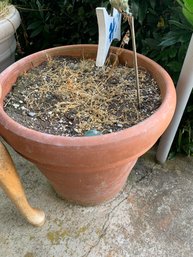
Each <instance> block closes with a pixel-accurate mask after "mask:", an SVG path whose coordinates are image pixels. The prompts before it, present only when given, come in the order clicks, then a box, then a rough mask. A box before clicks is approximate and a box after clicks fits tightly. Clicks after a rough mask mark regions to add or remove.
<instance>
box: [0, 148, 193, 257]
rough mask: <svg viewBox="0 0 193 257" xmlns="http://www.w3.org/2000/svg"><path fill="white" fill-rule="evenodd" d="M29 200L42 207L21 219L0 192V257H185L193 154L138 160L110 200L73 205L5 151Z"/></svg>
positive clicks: (192, 234) (190, 236) (192, 218)
mask: <svg viewBox="0 0 193 257" xmlns="http://www.w3.org/2000/svg"><path fill="white" fill-rule="evenodd" d="M10 151H11V155H12V157H13V159H14V161H15V164H16V167H17V169H18V171H19V174H20V176H21V179H22V183H23V185H24V188H25V192H26V195H27V197H28V200H29V202H30V203H31V204H32V206H34V207H39V208H42V209H43V210H44V211H45V212H46V223H45V225H44V226H43V227H41V228H36V227H33V226H32V225H30V224H28V223H27V222H26V221H25V220H24V219H23V217H22V216H21V215H20V213H19V212H18V211H17V210H16V208H15V207H14V205H13V204H12V203H11V202H10V200H9V199H8V198H7V197H6V196H5V194H4V192H3V191H2V190H1V189H0V256H1V257H135V256H139V257H151V256H152V257H154V256H156V257H167V256H168V257H171V256H172V257H179V256H180V257H191V256H193V245H192V241H193V215H192V213H193V158H188V157H182V156H178V157H177V158H176V159H175V160H170V161H167V163H166V164H165V165H159V164H157V163H155V160H154V155H155V152H154V151H153V150H151V151H149V152H148V153H147V154H146V155H144V156H143V157H142V158H140V159H139V160H138V162H137V164H136V165H135V167H134V169H133V171H132V173H131V175H130V176H129V179H128V181H127V184H126V185H125V187H124V189H123V190H122V192H121V193H120V194H119V196H118V197H117V198H115V199H114V200H112V201H110V202H108V203H105V204H102V205H99V206H95V207H81V206H77V205H73V204H70V203H68V202H66V201H64V200H62V199H60V198H59V197H58V196H57V195H56V194H55V192H54V190H53V189H52V187H51V186H50V185H49V183H48V181H47V180H46V178H45V177H44V176H43V175H42V174H41V173H40V172H39V171H38V169H37V168H36V167H35V166H34V165H33V164H31V163H30V162H28V161H26V160H24V159H23V158H22V157H21V156H19V155H18V154H17V153H15V152H14V151H13V150H12V149H10Z"/></svg>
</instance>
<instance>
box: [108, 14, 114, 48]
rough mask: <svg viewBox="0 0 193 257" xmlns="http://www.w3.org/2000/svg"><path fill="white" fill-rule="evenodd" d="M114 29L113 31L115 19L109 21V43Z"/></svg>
mask: <svg viewBox="0 0 193 257" xmlns="http://www.w3.org/2000/svg"><path fill="white" fill-rule="evenodd" d="M114 31H115V19H113V21H112V22H111V23H110V27H109V42H110V43H111V42H112V40H113V38H114Z"/></svg>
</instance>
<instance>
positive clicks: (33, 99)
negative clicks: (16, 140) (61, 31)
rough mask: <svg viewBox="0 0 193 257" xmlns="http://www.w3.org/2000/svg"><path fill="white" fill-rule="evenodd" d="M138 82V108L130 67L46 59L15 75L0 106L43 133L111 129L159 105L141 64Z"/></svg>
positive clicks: (140, 117) (134, 120)
mask: <svg viewBox="0 0 193 257" xmlns="http://www.w3.org/2000/svg"><path fill="white" fill-rule="evenodd" d="M139 80H140V97H141V108H140V110H139V109H138V103H137V90H136V86H135V72H134V69H133V68H128V67H126V66H122V65H118V66H115V65H111V64H109V65H106V66H105V67H103V68H97V67H96V66H95V61H93V60H85V59H82V60H78V59H73V58H64V57H57V58H54V59H52V58H50V57H48V61H47V62H44V63H43V64H41V65H40V66H39V67H36V68H33V69H32V70H30V71H29V72H27V73H25V74H23V75H22V76H20V77H19V79H18V80H17V82H16V83H15V85H14V87H13V90H12V91H11V92H10V93H9V95H8V96H7V98H6V100H5V104H4V107H5V111H6V112H7V113H8V115H10V116H11V117H12V118H13V119H14V120H16V121H17V122H19V123H21V124H22V125H24V126H26V127H28V128H32V129H35V130H38V131H41V132H46V133H49V134H54V135H65V136H82V135H84V133H85V132H86V131H89V130H92V129H96V130H98V131H100V132H101V133H103V134H105V133H111V132H114V131H118V130H121V129H124V128H128V127H130V126H133V125H135V124H137V123H138V122H140V121H142V120H144V119H146V118H147V117H149V116H150V115H151V114H152V113H154V112H155V110H156V109H157V108H158V107H159V105H160V103H161V97H160V91H159V88H158V86H157V83H156V81H155V80H154V79H153V78H152V76H151V75H150V74H149V73H148V72H146V71H145V70H144V69H143V68H139Z"/></svg>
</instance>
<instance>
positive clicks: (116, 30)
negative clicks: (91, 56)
mask: <svg viewBox="0 0 193 257" xmlns="http://www.w3.org/2000/svg"><path fill="white" fill-rule="evenodd" d="M96 14H97V21H98V30H99V43H98V51H97V58H96V66H98V67H102V66H103V65H104V63H105V60H106V58H107V54H108V51H109V48H110V45H111V43H112V41H113V40H114V39H117V40H121V14H120V13H119V12H118V11H117V10H116V9H115V8H113V14H112V15H109V14H108V12H107V10H106V9H105V8H103V7H98V8H96Z"/></svg>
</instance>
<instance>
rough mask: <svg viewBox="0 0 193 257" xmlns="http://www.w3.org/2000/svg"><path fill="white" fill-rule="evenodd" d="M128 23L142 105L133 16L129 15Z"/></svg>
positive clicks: (138, 95) (138, 98)
mask: <svg viewBox="0 0 193 257" xmlns="http://www.w3.org/2000/svg"><path fill="white" fill-rule="evenodd" d="M128 23H129V26H130V29H131V39H132V48H133V64H134V68H135V83H136V88H137V100H138V107H139V109H140V107H141V99H140V88H139V72H138V64H137V51H136V43H135V28H134V18H133V16H128Z"/></svg>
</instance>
